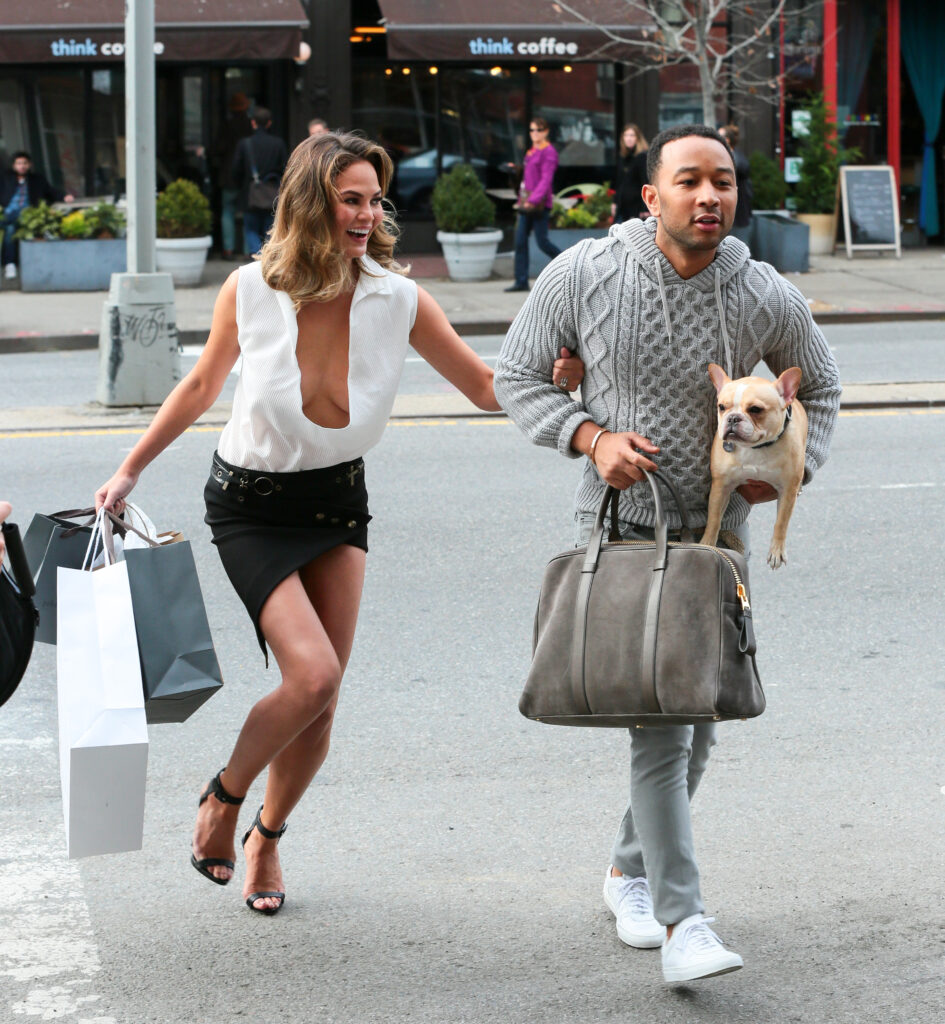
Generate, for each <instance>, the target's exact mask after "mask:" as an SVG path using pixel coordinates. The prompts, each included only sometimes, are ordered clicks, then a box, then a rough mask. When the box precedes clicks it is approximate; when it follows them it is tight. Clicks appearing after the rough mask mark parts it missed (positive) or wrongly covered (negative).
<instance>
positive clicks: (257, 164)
mask: <svg viewBox="0 0 945 1024" xmlns="http://www.w3.org/2000/svg"><path fill="white" fill-rule="evenodd" d="M250 123H251V124H252V126H253V134H252V135H250V136H248V137H247V138H245V139H241V140H240V142H239V144H238V145H237V147H236V154H235V155H234V157H233V177H234V178H235V179H236V181H238V182H239V183H240V206H241V207H242V209H243V251H244V252H245V254H246V255H247V256H253V255H254V254H255V253H257V252H259V250H260V249H261V248H262V244H263V241H264V240H265V238H266V235H267V234H269V229H270V228H271V227H272V221H273V216H274V211H273V208H272V206H268V207H262V206H259V207H256V206H252V205H250V194H249V186H250V184H252V182H254V181H257V180H258V181H262V182H275V183H278V181H279V180H280V179H281V178H282V172H283V171H284V170H285V165H286V161H287V160H288V158H289V155H288V153H287V152H286V147H285V142H283V141H282V139H278V138H276V137H275V136H274V135H270V134H269V126H270V125H271V124H272V115H271V114H270V113H269V111H268V110H267V109H266V108H265V107H256V109H255V111H254V112H253V116H252V118H251V119H250Z"/></svg>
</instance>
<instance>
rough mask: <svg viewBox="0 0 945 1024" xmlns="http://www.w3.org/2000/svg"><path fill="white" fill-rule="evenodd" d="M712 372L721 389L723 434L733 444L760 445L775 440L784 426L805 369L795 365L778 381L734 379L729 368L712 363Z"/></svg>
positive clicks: (724, 442)
mask: <svg viewBox="0 0 945 1024" xmlns="http://www.w3.org/2000/svg"><path fill="white" fill-rule="evenodd" d="M709 376H710V377H711V378H712V383H713V384H715V389H716V391H717V393H718V415H719V437H720V438H721V439H722V443H723V445H725V447H726V449H727V450H729V451H731V449H730V448H728V446H729V445H749V446H751V445H758V444H763V443H764V442H766V441H773V440H774V439H775V438H776V437H777V436H778V435H779V434H780V433H781V430H782V428H783V427H784V416H785V409H786V408H787V406H788V405H790V404H791V402H792V401H793V400H794V396H795V395H796V394H797V388H798V385H799V384H800V381H801V371H800V370H799V369H798V368H797V367H796V366H792V367H791V369H789V370H785V371H784V373H782V374H781V376H780V377H778V379H777V380H776V381H770V380H765V379H764V378H762V377H740V378H739V379H738V380H730V379H729V377H728V376H726V374H725V371H724V370H723V369H722V368H721V367H720V366H716V365H715V363H710V364H709Z"/></svg>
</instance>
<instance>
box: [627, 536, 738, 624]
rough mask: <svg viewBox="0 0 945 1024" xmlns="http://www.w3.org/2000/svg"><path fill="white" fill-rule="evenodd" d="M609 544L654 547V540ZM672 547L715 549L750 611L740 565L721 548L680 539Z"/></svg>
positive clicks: (671, 543) (672, 542) (736, 591)
mask: <svg viewBox="0 0 945 1024" xmlns="http://www.w3.org/2000/svg"><path fill="white" fill-rule="evenodd" d="M607 544H608V545H609V546H611V547H615V546H617V545H620V546H621V547H632V546H633V545H638V546H645V547H653V546H654V542H653V541H651V540H609V541H607ZM668 546H669V547H671V548H678V547H691V548H705V549H706V550H707V551H714V552H715V553H716V554H717V555H718V556H719V557H720V558H723V559H724V560H725V561H726V562H727V563H728V567H729V568H730V569H731V570H732V575H733V576H734V577H735V593H736V594H737V595H738V600H739V601H740V602H741V605H742V611H743V612H750V611H751V603H750V602H749V600H748V591H747V589H746V588H745V584H744V583H743V582H742V578H741V576H740V574H739V572H738V567H737V566H736V565H735V563H734V562H733V561H732V560H731V558H729V557H728V555H726V554H725V553H724V552H723V551H722V550H721V548H717V547H713V546H712V545H711V544H686V545H683V544H681V543H680V542H678V541H670V542H669V544H668Z"/></svg>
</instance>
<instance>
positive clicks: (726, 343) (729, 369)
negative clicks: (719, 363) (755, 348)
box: [715, 268, 735, 377]
mask: <svg viewBox="0 0 945 1024" xmlns="http://www.w3.org/2000/svg"><path fill="white" fill-rule="evenodd" d="M715 304H716V305H717V306H718V307H719V323H720V324H721V327H722V347H723V349H724V350H725V372H726V373H727V374H728V376H729V377H734V376H735V367H734V366H733V365H732V340H731V338H729V336H728V328H726V326H725V303H724V302H723V301H722V274H721V272H720V271H719V269H718V268H716V270H715Z"/></svg>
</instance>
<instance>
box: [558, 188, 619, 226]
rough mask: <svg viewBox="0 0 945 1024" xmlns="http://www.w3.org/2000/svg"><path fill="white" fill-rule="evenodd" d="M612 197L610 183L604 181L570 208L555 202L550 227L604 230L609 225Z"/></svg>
mask: <svg viewBox="0 0 945 1024" xmlns="http://www.w3.org/2000/svg"><path fill="white" fill-rule="evenodd" d="M613 197H614V194H613V191H612V190H611V187H610V182H609V181H605V182H604V184H603V185H601V187H600V188H599V189H597V190H596V191H594V192H589V193H587V194H586V195H581V196H580V197H579V198H578V201H577V202H576V203H574V205H572V206H569V207H565V206H564V205H563V204H562V203H559V202H555V204H554V206H552V208H551V225H552V227H556V228H605V227H607V226H608V225H609V224H610V223H611V213H610V206H611V203H612V202H613Z"/></svg>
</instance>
